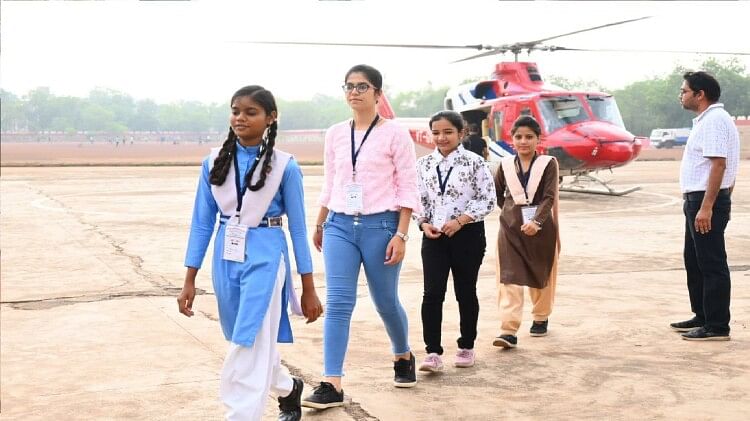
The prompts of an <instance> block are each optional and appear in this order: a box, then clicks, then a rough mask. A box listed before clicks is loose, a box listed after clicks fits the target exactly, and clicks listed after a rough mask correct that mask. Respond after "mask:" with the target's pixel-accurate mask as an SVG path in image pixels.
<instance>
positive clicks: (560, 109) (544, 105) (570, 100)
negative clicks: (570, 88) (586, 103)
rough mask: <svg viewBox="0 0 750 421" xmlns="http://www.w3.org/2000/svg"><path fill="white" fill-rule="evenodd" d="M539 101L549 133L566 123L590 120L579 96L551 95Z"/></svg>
mask: <svg viewBox="0 0 750 421" xmlns="http://www.w3.org/2000/svg"><path fill="white" fill-rule="evenodd" d="M539 103H540V107H539V108H540V109H541V112H542V119H543V120H544V125H545V127H546V128H547V133H552V132H554V131H555V130H557V129H560V128H562V127H563V126H565V125H566V124H573V123H578V122H581V121H584V120H588V115H587V114H586V111H585V110H584V109H583V104H581V102H580V101H579V100H578V98H575V97H549V98H544V99H542V100H541V101H539Z"/></svg>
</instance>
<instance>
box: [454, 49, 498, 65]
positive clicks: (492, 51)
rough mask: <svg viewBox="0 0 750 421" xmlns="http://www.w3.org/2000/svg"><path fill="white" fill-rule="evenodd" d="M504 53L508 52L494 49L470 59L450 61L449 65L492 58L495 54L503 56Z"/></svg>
mask: <svg viewBox="0 0 750 421" xmlns="http://www.w3.org/2000/svg"><path fill="white" fill-rule="evenodd" d="M506 52H508V50H506V49H503V48H495V49H492V50H490V51H485V52H483V53H479V54H475V55H473V56H470V57H465V58H462V59H460V60H454V61H451V64H453V63H460V62H462V61H469V60H474V59H475V58H481V57H488V56H494V55H495V54H503V53H506Z"/></svg>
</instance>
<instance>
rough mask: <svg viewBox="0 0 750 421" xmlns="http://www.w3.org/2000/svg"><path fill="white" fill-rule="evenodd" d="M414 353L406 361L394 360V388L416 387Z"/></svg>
mask: <svg viewBox="0 0 750 421" xmlns="http://www.w3.org/2000/svg"><path fill="white" fill-rule="evenodd" d="M416 365H417V363H416V361H415V360H414V353H412V354H411V357H410V358H409V359H408V360H401V359H399V360H396V361H394V362H393V371H394V372H395V375H394V376H393V385H394V386H396V387H414V386H416V385H417V371H416Z"/></svg>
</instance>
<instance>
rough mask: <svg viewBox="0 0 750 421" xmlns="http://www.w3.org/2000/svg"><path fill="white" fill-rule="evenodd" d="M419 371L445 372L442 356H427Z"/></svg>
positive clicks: (432, 354) (433, 354) (434, 354)
mask: <svg viewBox="0 0 750 421" xmlns="http://www.w3.org/2000/svg"><path fill="white" fill-rule="evenodd" d="M419 371H431V372H433V373H434V372H437V371H443V360H442V359H441V358H440V355H438V354H436V353H434V352H433V353H431V354H427V356H426V357H425V359H424V361H422V364H421V365H420V366H419Z"/></svg>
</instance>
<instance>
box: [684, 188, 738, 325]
mask: <svg viewBox="0 0 750 421" xmlns="http://www.w3.org/2000/svg"><path fill="white" fill-rule="evenodd" d="M703 193H704V192H692V193H687V194H685V195H684V199H685V201H684V204H683V211H684V213H685V250H684V256H683V257H684V260H685V271H686V272H687V286H688V292H689V294H690V306H691V309H692V310H693V313H695V316H696V317H697V318H698V319H699V320H703V321H704V327H705V329H706V330H709V331H711V332H717V333H727V334H728V333H729V298H730V295H731V282H730V279H729V266H728V265H727V252H726V248H725V244H724V230H725V229H726V227H727V223H728V222H729V214H730V210H731V208H732V200H731V198H730V195H729V191H728V190H727V189H722V190H721V191H720V192H719V195H718V196H717V198H716V202H715V203H714V207H713V214H712V216H711V230H710V231H709V232H707V233H705V234H701V233H700V232H696V231H695V217H696V215H697V214H698V210H700V207H701V203H702V202H703Z"/></svg>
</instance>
